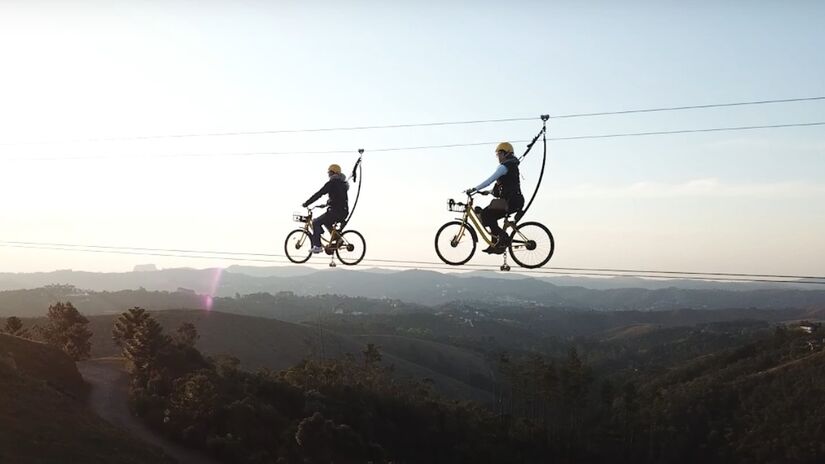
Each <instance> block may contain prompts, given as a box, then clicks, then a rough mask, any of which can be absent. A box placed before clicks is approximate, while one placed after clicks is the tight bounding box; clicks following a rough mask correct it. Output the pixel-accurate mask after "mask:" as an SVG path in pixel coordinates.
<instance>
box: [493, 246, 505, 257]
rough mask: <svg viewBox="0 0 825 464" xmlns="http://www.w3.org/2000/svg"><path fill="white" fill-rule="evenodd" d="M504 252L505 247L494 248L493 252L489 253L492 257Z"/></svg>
mask: <svg viewBox="0 0 825 464" xmlns="http://www.w3.org/2000/svg"><path fill="white" fill-rule="evenodd" d="M505 251H507V248H506V247H501V248H499V247H495V248H493V250H492V251H490V254H493V255H503V254H504V252H505Z"/></svg>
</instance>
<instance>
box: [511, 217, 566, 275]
mask: <svg viewBox="0 0 825 464" xmlns="http://www.w3.org/2000/svg"><path fill="white" fill-rule="evenodd" d="M555 248H556V245H555V242H554V241H553V234H551V233H550V230H548V229H547V227H544V225H543V224H539V223H538V222H525V223H524V224H519V225H518V226H517V227H516V229H515V230H514V231H513V232H512V233H511V234H510V245H509V246H508V249H509V250H510V256H511V257H512V258H513V261H515V262H516V263H517V264H518V265H519V266H521V267H526V268H528V269H534V268H537V267H542V266H544V265H545V264H547V261H550V258H552V257H553V251H555Z"/></svg>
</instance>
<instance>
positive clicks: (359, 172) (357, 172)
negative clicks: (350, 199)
mask: <svg viewBox="0 0 825 464" xmlns="http://www.w3.org/2000/svg"><path fill="white" fill-rule="evenodd" d="M363 158H364V149H363V148H359V149H358V161H356V162H355V166H353V167H352V174H351V175H350V176H349V177H350V179H352V181H353V182H358V190H357V192H356V193H355V202H354V203H353V204H352V209H350V210H349V215H348V216H347V218H346V219H344V221H343V222H342V223H341V231H343V230H344V227H346V226H347V224H348V223H349V220H350V219H352V214H353V213H354V212H355V208H357V207H358V200H359V199H360V198H361V185H362V184H363V183H364V182H363V181H364V179H363V177H364V176H363V174H364V173H363V167H361V161H362V160H363ZM359 176H360V177H361V180H360V181H359V180H358V177H359Z"/></svg>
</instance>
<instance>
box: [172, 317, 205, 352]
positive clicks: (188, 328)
mask: <svg viewBox="0 0 825 464" xmlns="http://www.w3.org/2000/svg"><path fill="white" fill-rule="evenodd" d="M198 338H200V335H198V329H196V328H195V325H194V324H192V323H191V322H184V323H183V324H181V325H180V327H178V330H177V331H176V332H175V342H177V343H179V344H181V345H184V346H189V347H194V346H195V342H197V341H198Z"/></svg>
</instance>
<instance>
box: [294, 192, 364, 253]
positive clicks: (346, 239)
mask: <svg viewBox="0 0 825 464" xmlns="http://www.w3.org/2000/svg"><path fill="white" fill-rule="evenodd" d="M326 207H327V205H320V206H315V207H308V208H307V214H306V215H305V216H304V215H300V214H293V215H292V219H293V220H294V221H295V222H300V223H303V224H304V227H303V228H301V229H295V230H293V231H292V232H290V233H289V234H287V236H286V241H285V242H284V251H285V252H286V257H287V258H288V259H289V260H290V261H292V262H293V263H295V264H302V263H305V262H307V261H309V258H310V257H311V256H312V241H311V240H310V238H311V237H312V210H314V209H321V208H326ZM340 227H341V223H340V222H338V223H335V224H333V225H332V230H331V231H330V237H329V240H327V239H326V238H324V236H323V235H322V236H321V242H322V244H323V247H324V252H325V253H326V254H327V255H330V256H332V254H333V253H334V254H335V256H337V257H338V260H339V261H341V263H342V264H344V265H347V266H355V265H356V264H358V263H360V262H361V260H362V259H364V254H366V252H367V243H366V242H365V241H364V236H363V235H361V233H360V232H357V231H355V230H345V231H343V232H341V230H340ZM329 265H330V267H335V261H334V260H332V261H330V263H329Z"/></svg>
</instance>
